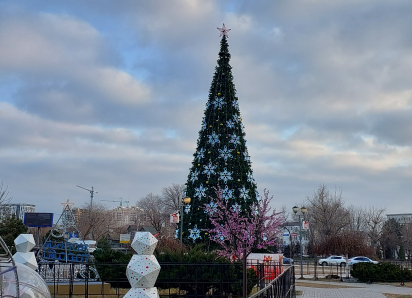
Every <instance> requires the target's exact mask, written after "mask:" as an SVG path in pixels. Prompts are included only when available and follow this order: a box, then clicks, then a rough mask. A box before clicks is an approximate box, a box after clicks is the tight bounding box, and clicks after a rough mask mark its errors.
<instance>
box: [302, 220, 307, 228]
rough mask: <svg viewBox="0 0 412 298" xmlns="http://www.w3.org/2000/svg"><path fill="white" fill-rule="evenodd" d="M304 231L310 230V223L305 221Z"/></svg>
mask: <svg viewBox="0 0 412 298" xmlns="http://www.w3.org/2000/svg"><path fill="white" fill-rule="evenodd" d="M302 228H303V229H304V230H309V222H308V221H307V220H304V221H303V227H302Z"/></svg>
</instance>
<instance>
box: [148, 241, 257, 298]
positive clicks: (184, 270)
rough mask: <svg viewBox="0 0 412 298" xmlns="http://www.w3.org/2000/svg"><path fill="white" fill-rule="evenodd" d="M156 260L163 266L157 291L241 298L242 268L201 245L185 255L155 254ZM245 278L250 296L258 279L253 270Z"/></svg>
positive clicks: (182, 253)
mask: <svg viewBox="0 0 412 298" xmlns="http://www.w3.org/2000/svg"><path fill="white" fill-rule="evenodd" d="M156 258H157V260H158V261H159V263H160V265H161V266H162V268H161V270H160V274H159V277H158V279H157V280H158V281H157V283H156V285H157V286H158V287H160V288H164V289H166V288H179V289H180V290H184V291H186V292H187V293H186V295H206V293H208V292H209V291H210V290H212V291H213V293H214V295H218V294H223V293H225V294H229V293H232V294H233V295H236V296H239V295H241V294H242V285H241V282H240V281H242V274H243V270H242V264H241V263H240V262H238V263H232V262H230V260H228V259H226V258H223V257H220V256H218V255H217V254H216V253H214V252H205V251H203V246H201V245H198V246H195V247H194V248H192V249H191V250H189V251H187V252H179V251H176V252H173V251H165V252H162V253H158V254H156ZM247 274H248V289H247V290H248V293H250V291H251V290H252V288H253V286H254V285H255V284H256V281H257V275H256V272H255V271H254V270H253V269H248V270H247ZM222 292H223V293H222Z"/></svg>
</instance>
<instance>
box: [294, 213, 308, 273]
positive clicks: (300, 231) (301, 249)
mask: <svg viewBox="0 0 412 298" xmlns="http://www.w3.org/2000/svg"><path fill="white" fill-rule="evenodd" d="M292 210H293V213H295V214H297V213H298V211H299V207H298V206H294V207H293V208H292ZM306 211H308V210H307V209H306V208H305V207H302V208H300V213H299V214H298V216H299V244H300V245H299V246H300V279H303V260H302V255H303V247H302V220H301V217H303V216H304V215H305V213H306Z"/></svg>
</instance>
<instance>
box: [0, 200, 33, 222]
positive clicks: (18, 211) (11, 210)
mask: <svg viewBox="0 0 412 298" xmlns="http://www.w3.org/2000/svg"><path fill="white" fill-rule="evenodd" d="M35 209H36V205H33V204H25V203H20V204H4V205H0V221H3V220H4V219H6V218H9V217H11V216H13V215H14V216H15V217H17V218H19V219H21V220H22V221H23V220H24V214H25V213H26V212H36V211H35Z"/></svg>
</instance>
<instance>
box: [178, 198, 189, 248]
mask: <svg viewBox="0 0 412 298" xmlns="http://www.w3.org/2000/svg"><path fill="white" fill-rule="evenodd" d="M190 201H191V199H190V197H184V198H183V199H182V201H181V202H180V207H181V211H180V214H181V217H182V218H181V219H180V248H183V213H184V212H183V206H184V204H190Z"/></svg>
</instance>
